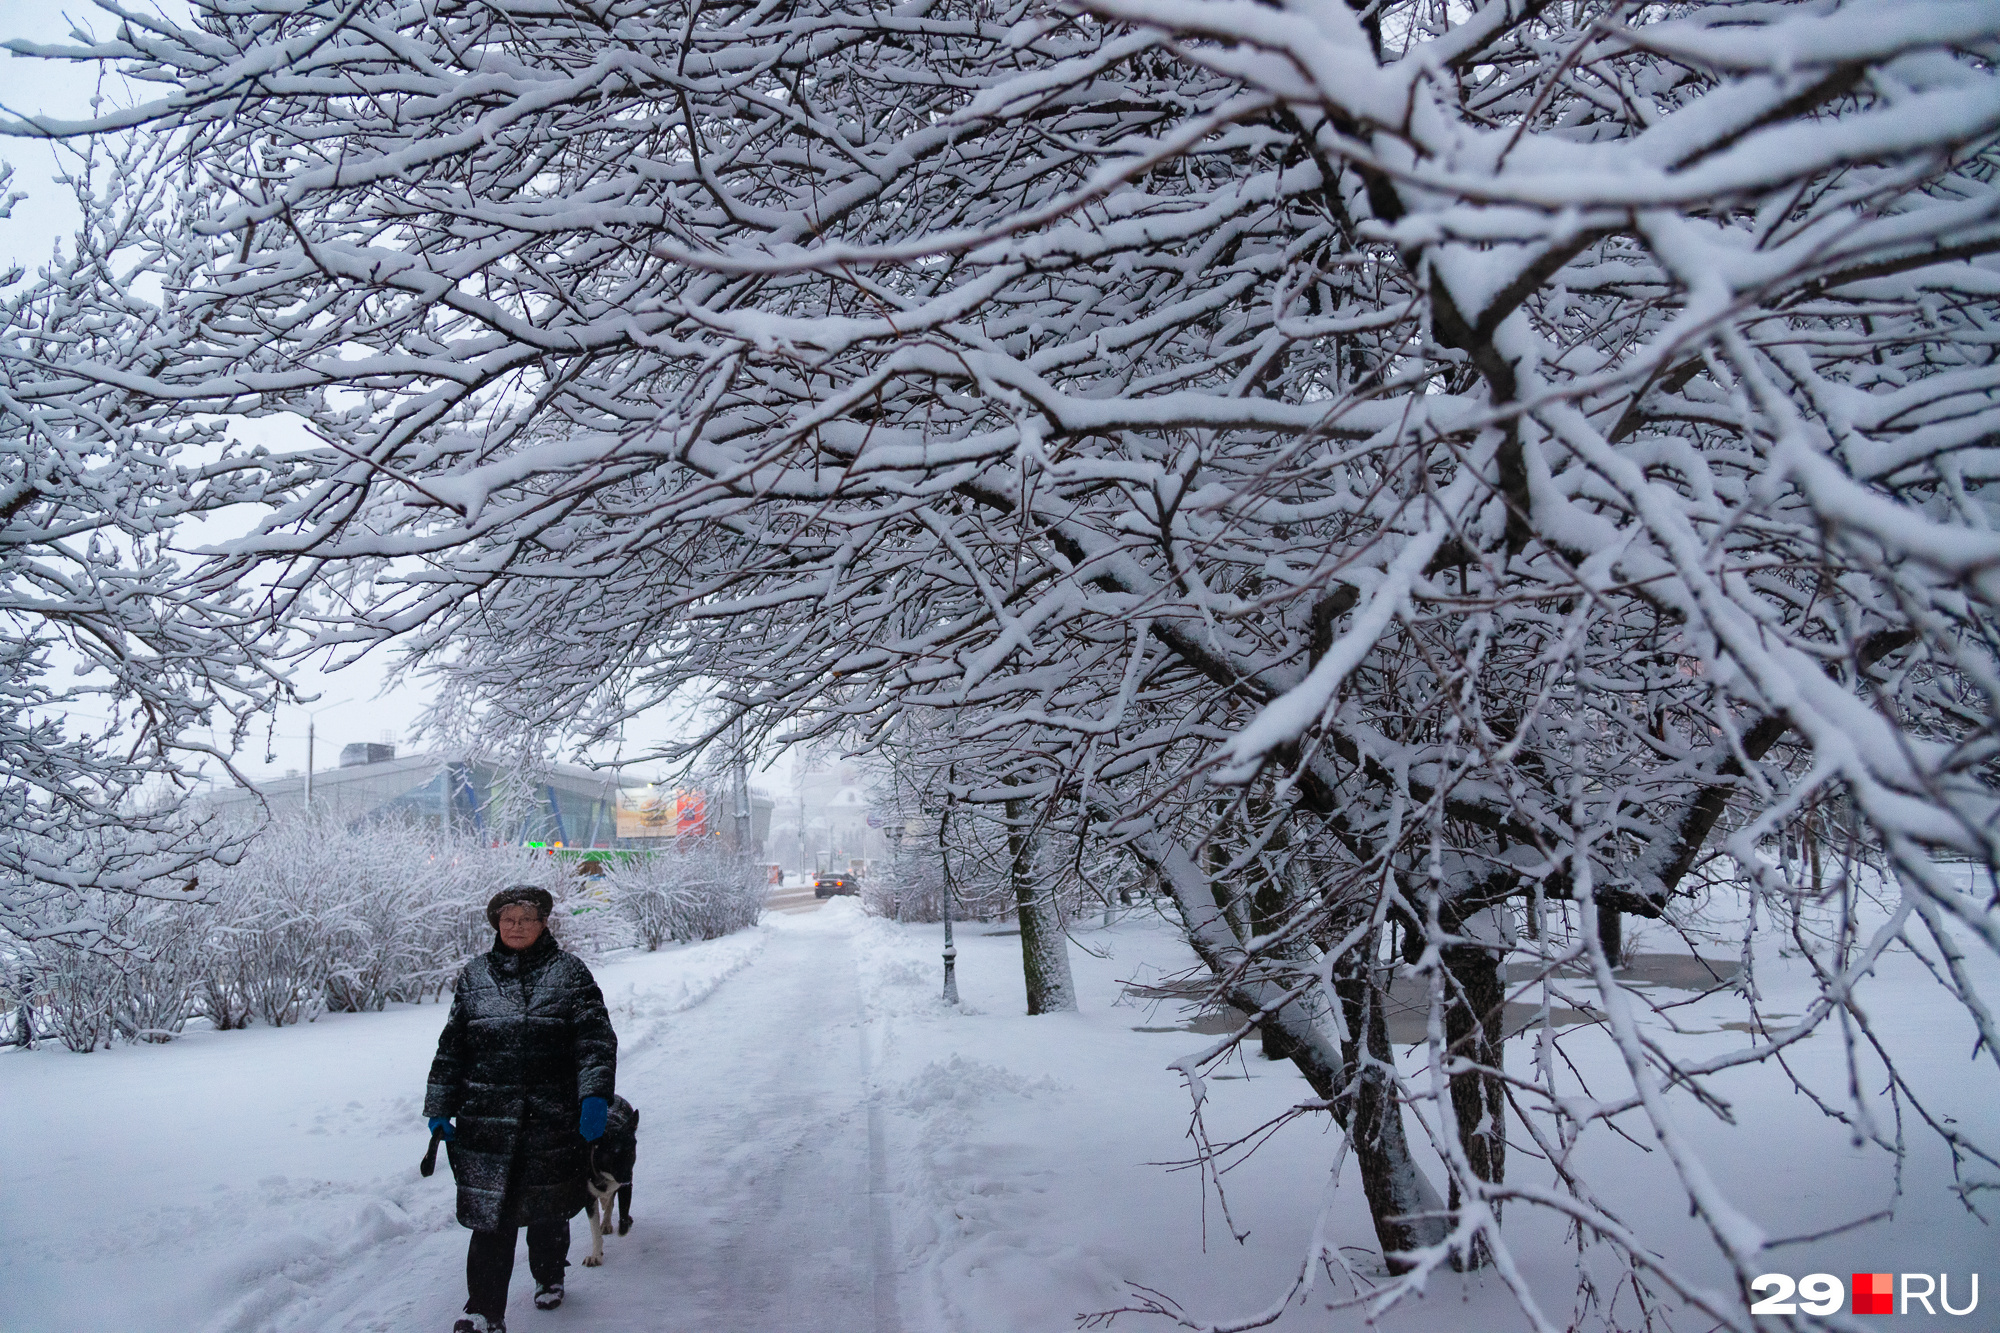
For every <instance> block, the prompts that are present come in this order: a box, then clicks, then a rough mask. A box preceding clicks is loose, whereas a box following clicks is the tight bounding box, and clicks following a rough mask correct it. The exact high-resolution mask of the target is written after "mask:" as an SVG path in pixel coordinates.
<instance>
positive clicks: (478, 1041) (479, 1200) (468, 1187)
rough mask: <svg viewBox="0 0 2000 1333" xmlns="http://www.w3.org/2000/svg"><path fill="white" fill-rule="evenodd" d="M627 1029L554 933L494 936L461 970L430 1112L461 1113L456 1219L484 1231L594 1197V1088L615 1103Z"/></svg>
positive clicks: (569, 1208)
mask: <svg viewBox="0 0 2000 1333" xmlns="http://www.w3.org/2000/svg"><path fill="white" fill-rule="evenodd" d="M617 1069H618V1037H617V1034H616V1033H614V1032H612V1030H611V1016H610V1014H608V1013H606V1012H605V1009H604V995H603V993H602V992H601V991H599V990H598V989H597V982H596V980H595V979H593V978H592V977H591V975H590V969H589V968H587V967H585V966H584V965H583V964H582V963H581V962H580V961H578V960H577V959H576V958H575V957H574V956H573V955H570V954H567V953H564V952H563V951H562V950H561V949H559V948H557V947H556V942H555V939H554V937H552V936H550V935H549V934H547V933H546V932H545V933H544V934H543V935H542V937H541V938H540V939H538V940H536V941H535V942H534V943H533V944H531V945H529V946H528V947H527V948H526V949H523V950H521V951H520V952H519V953H516V952H515V951H513V950H512V949H508V948H505V947H503V946H501V945H499V944H497V943H496V944H495V945H494V946H493V949H492V951H491V952H489V953H485V954H482V955H480V956H479V957H477V958H475V959H473V960H472V961H471V962H469V963H467V964H466V965H465V967H464V969H463V970H461V971H460V972H459V974H458V981H457V982H456V994H455V995H454V996H453V998H452V1002H451V1017H450V1018H449V1019H447V1020H445V1025H444V1032H443V1034H442V1035H440V1036H439V1037H438V1049H437V1058H436V1059H435V1060H433V1061H432V1062H431V1077H430V1087H429V1089H428V1091H427V1092H426V1094H425V1097H424V1114H425V1115H426V1116H446V1115H448V1116H456V1117H457V1132H456V1134H455V1136H454V1137H453V1138H452V1139H451V1140H450V1141H449V1142H448V1143H447V1144H446V1148H447V1150H448V1151H449V1152H450V1154H451V1170H452V1174H453V1175H455V1176H456V1177H457V1178H458V1220H459V1221H460V1222H461V1223H462V1224H464V1225H465V1226H468V1227H471V1228H472V1229H473V1230H475V1231H492V1230H494V1229H495V1228H498V1227H503V1226H525V1225H526V1224H527V1223H529V1222H539V1221H556V1220H559V1219H562V1218H567V1217H574V1216H575V1215H576V1214H577V1213H578V1212H579V1211H581V1210H582V1208H583V1205H584V1200H585V1199H586V1198H587V1197H588V1196H587V1193H586V1191H585V1188H584V1168H585V1158H586V1149H585V1144H584V1141H583V1136H582V1135H580V1134H579V1133H577V1116H578V1113H579V1112H580V1110H581V1109H582V1104H583V1099H584V1098H585V1097H603V1098H605V1099H606V1100H609V1099H610V1097H611V1095H612V1091H613V1084H614V1082H615V1081H616V1075H617Z"/></svg>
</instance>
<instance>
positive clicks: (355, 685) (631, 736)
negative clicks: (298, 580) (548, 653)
mask: <svg viewBox="0 0 2000 1333" xmlns="http://www.w3.org/2000/svg"><path fill="white" fill-rule="evenodd" d="M163 8H165V9H166V10H167V11H168V12H172V11H173V10H174V9H177V8H179V7H178V6H174V5H168V6H163ZM183 12H184V11H183ZM73 22H77V23H81V24H82V25H84V26H87V27H89V28H91V29H93V30H95V31H97V32H100V33H101V32H106V31H109V30H110V29H111V27H112V26H113V22H114V21H113V20H111V19H110V18H109V17H107V16H106V15H104V14H103V13H102V11H99V10H97V9H96V8H95V7H94V6H91V5H88V4H84V5H72V6H69V7H66V8H61V9H59V8H57V7H55V6H54V5H51V4H48V3H45V2H43V0H0V40H14V39H17V38H21V39H26V40H28V41H33V42H41V43H50V44H59V43H64V42H66V41H67V39H68V35H69V32H70V30H71V27H72V23H73ZM147 91H148V90H145V89H139V88H136V87H135V86H133V85H127V84H124V83H123V82H122V81H113V82H111V83H108V84H104V85H100V83H99V80H98V76H97V73H96V71H95V70H94V69H93V68H91V67H89V66H78V65H71V64H67V63H63V62H54V61H45V60H37V59H28V58H23V57H19V56H15V55H13V54H11V53H0V106H4V107H5V108H6V109H7V110H8V111H10V112H13V113H15V114H29V115H33V114H43V115H50V116H60V117H64V118H80V117H83V116H87V115H89V114H90V111H91V106H90V103H91V99H92V97H93V96H94V95H96V96H103V97H107V98H109V99H111V100H112V101H113V102H114V103H124V102H129V101H131V100H133V99H134V97H135V96H138V97H144V96H145V95H146V93H147ZM0 159H4V160H5V161H7V162H9V163H11V164H12V166H13V167H14V180H13V183H12V184H11V186H10V187H9V188H10V190H12V191H14V192H18V193H25V194H26V195H27V196H28V198H26V199H25V200H23V201H21V202H19V203H17V204H16V205H15V206H14V210H13V216H12V217H10V218H0V270H5V269H7V268H9V267H11V266H12V265H13V264H16V263H18V264H20V265H21V266H22V267H23V268H24V269H26V270H27V271H28V272H29V273H33V272H34V270H35V269H36V268H37V267H39V266H40V265H41V264H43V263H45V262H46V261H47V259H48V257H49V254H50V247H51V246H52V245H53V244H55V243H56V242H57V241H58V240H61V239H65V238H67V237H68V235H69V234H70V233H71V232H72V231H73V230H74V228H75V225H76V216H77V215H76V210H75V208H74V207H73V205H72V204H71V203H70V199H69V193H68V190H67V188H66V187H65V186H63V185H61V184H58V183H56V182H54V181H53V180H52V179H51V178H52V177H53V176H55V175H56V174H58V173H59V172H60V170H61V157H60V154H59V152H58V150H57V149H55V148H54V147H53V146H52V145H48V144H38V143H35V142H33V141H29V140H21V139H4V140H0ZM243 433H244V434H246V435H248V434H252V433H254V434H255V436H256V438H257V439H259V440H260V441H261V442H263V443H267V444H269V445H271V446H272V447H273V448H278V447H282V446H283V445H284V444H286V443H289V442H290V439H288V438H287V436H288V434H289V432H288V431H287V429H286V427H285V426H284V424H283V423H282V422H276V421H260V422H245V423H243ZM296 438H297V437H296V436H295V435H294V436H291V439H296ZM216 535H218V536H219V535H223V534H216ZM319 665H321V664H317V663H311V664H306V665H305V666H304V667H303V668H302V670H301V684H302V686H303V687H304V688H305V690H306V692H307V693H312V694H317V695H318V696H319V697H320V702H318V703H315V704H311V705H308V706H304V707H299V708H288V709H285V710H283V711H282V712H281V713H280V715H279V716H278V718H277V719H276V723H275V727H274V728H273V730H272V734H271V736H270V739H269V744H268V753H269V754H270V755H271V756H272V758H271V760H270V761H269V762H268V763H267V762H266V760H265V754H266V753H267V748H266V739H265V728H264V727H263V726H259V727H258V728H257V734H256V736H255V737H254V738H253V739H252V740H251V741H249V742H248V743H247V744H246V746H245V749H244V751H243V752H241V753H239V755H238V757H237V763H238V766H239V768H240V769H241V771H243V772H244V773H245V774H246V775H247V776H249V777H250V778H251V779H252V780H253V781H255V780H256V779H257V778H259V777H264V776H270V777H279V776H282V775H283V774H284V773H285V772H286V771H287V770H289V769H303V768H304V767H305V764H306V732H307V721H308V714H309V713H310V714H311V716H312V718H313V719H314V720H315V723H316V725H315V728H314V729H315V730H316V732H317V745H316V751H315V755H314V760H315V766H316V767H319V768H327V767H331V766H332V765H333V764H334V763H336V762H337V761H338V758H339V753H340V747H341V746H342V745H343V744H345V743H347V742H350V741H383V740H387V741H390V742H392V743H393V744H395V745H397V746H398V747H399V748H405V749H406V748H407V747H408V746H409V745H410V744H411V743H412V737H411V734H410V730H411V727H412V726H413V725H414V724H415V722H416V721H417V718H418V715H419V714H420V713H421V711H422V709H423V707H424V704H425V703H426V698H425V695H424V693H423V692H422V691H420V690H419V689H415V688H404V689H389V688H388V687H387V686H386V685H385V681H386V679H387V676H388V668H389V665H390V659H389V657H388V656H387V655H385V654H382V653H380V652H377V653H375V654H372V655H371V656H370V657H369V658H367V659H364V660H363V661H362V662H361V663H359V664H358V665H356V666H353V667H349V668H347V669H345V670H342V671H338V672H331V673H328V672H323V671H320V670H318V669H316V668H317V667H318V666H319ZM674 732H675V721H674V719H673V718H671V717H665V716H661V717H647V718H642V719H637V720H635V721H634V722H633V723H631V724H629V725H628V726H627V728H626V744H625V747H624V752H625V753H626V754H633V753H637V752H640V751H643V750H644V749H645V748H646V747H647V746H648V745H649V744H651V743H655V742H657V741H659V740H663V739H666V738H668V737H670V736H672V735H673V734H674ZM220 739H221V738H220V737H218V740H220ZM568 757H569V756H564V758H568ZM594 757H596V758H600V759H607V760H608V759H611V758H613V757H614V756H613V755H611V754H601V755H597V756H594ZM642 771H643V772H644V775H645V776H648V777H650V776H651V773H650V771H646V770H642ZM760 781H762V782H764V783H766V784H769V785H779V786H782V785H784V783H785V779H784V778H783V777H782V776H781V775H779V774H765V775H762V777H761V778H760Z"/></svg>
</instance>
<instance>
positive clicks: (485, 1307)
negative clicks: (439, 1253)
mask: <svg viewBox="0 0 2000 1333" xmlns="http://www.w3.org/2000/svg"><path fill="white" fill-rule="evenodd" d="M520 1231H521V1229H520V1228H519V1227H501V1228H500V1229H499V1230H498V1231H475V1232H473V1233H472V1243H471V1244H470V1245H468V1246H467V1247H466V1250H465V1291H466V1299H465V1312H466V1313H467V1314H483V1315H485V1316H486V1317H487V1318H488V1319H495V1320H499V1319H505V1318H506V1317H507V1282H508V1280H509V1279H510V1278H512V1277H513V1276H514V1241H515V1239H516V1238H517V1237H518V1236H519V1235H520ZM568 1267H569V1219H568V1218H566V1217H565V1218H563V1219H561V1220H559V1221H555V1222H530V1223H528V1271H529V1272H530V1273H533V1274H534V1275H535V1281H536V1282H538V1283H547V1282H560V1281H562V1280H563V1269H565V1268H568Z"/></svg>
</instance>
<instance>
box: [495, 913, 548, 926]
mask: <svg viewBox="0 0 2000 1333" xmlns="http://www.w3.org/2000/svg"><path fill="white" fill-rule="evenodd" d="M541 920H542V914H541V913H540V912H502V913H501V914H500V924H501V925H503V926H512V927H513V928H514V929H515V930H519V929H521V928H522V927H524V926H536V925H540V924H541Z"/></svg>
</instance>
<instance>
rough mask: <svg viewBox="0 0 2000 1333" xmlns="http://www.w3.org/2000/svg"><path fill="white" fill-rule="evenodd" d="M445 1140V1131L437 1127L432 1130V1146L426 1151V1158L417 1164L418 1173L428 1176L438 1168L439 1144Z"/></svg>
mask: <svg viewBox="0 0 2000 1333" xmlns="http://www.w3.org/2000/svg"><path fill="white" fill-rule="evenodd" d="M443 1142H444V1131H442V1130H435V1129H434V1130H432V1131H431V1146H430V1148H429V1149H428V1150H427V1151H426V1152H425V1153H424V1160H423V1161H421V1162H419V1163H418V1164H417V1172H418V1174H420V1175H426V1176H428V1175H429V1174H430V1173H431V1172H433V1171H435V1170H437V1165H438V1145H439V1144H440V1143H443Z"/></svg>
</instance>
